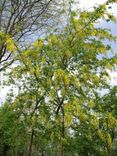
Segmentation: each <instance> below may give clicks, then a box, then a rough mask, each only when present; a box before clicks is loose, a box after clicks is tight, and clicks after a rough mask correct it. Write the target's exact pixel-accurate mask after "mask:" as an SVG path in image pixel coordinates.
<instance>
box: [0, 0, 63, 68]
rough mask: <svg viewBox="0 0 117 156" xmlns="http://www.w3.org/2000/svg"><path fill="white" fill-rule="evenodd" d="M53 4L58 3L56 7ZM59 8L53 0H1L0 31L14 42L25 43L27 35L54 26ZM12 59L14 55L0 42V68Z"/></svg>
mask: <svg viewBox="0 0 117 156" xmlns="http://www.w3.org/2000/svg"><path fill="white" fill-rule="evenodd" d="M55 5H58V8H57V9H55V8H54V7H55ZM59 10H61V9H60V8H59V3H57V1H54V0H47V1H43V0H25V1H24V0H1V2H0V31H1V32H3V33H4V34H5V36H6V35H9V36H10V37H11V38H12V39H13V40H14V41H15V43H17V42H18V43H19V42H20V43H21V41H22V43H23V42H25V44H26V42H27V41H25V40H26V37H27V36H29V35H34V33H35V32H37V33H38V34H39V33H40V31H41V33H42V32H43V31H44V30H46V31H47V27H52V26H54V23H55V21H56V20H55V18H57V16H58V14H59V13H60V12H61V11H60V12H59ZM18 45H19V44H18ZM20 46H21V44H20ZM13 61H14V55H12V53H10V52H9V51H8V50H6V45H5V44H4V42H0V66H1V68H0V70H3V69H4V64H5V67H6V66H8V65H9V64H12V62H13Z"/></svg>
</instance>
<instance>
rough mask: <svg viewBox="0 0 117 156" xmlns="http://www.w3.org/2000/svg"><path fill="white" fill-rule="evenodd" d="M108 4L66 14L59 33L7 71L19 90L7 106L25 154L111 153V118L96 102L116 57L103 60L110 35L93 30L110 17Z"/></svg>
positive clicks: (37, 44)
mask: <svg viewBox="0 0 117 156" xmlns="http://www.w3.org/2000/svg"><path fill="white" fill-rule="evenodd" d="M107 5H108V4H107V3H104V4H102V5H100V6H98V7H95V8H94V10H93V11H90V12H86V11H83V12H80V13H79V17H78V16H77V14H76V13H75V12H71V16H70V21H69V24H68V25H66V27H64V28H63V31H62V32H61V33H58V34H50V35H49V36H47V37H45V38H44V39H41V40H40V39H38V40H37V41H35V42H34V43H33V44H31V45H30V46H29V47H28V48H27V49H24V50H20V53H18V55H17V58H18V60H19V62H20V64H19V65H18V66H17V67H15V68H13V70H12V71H11V73H10V75H9V76H10V77H9V82H10V84H14V85H15V86H16V87H17V85H18V86H19V94H18V95H17V96H16V97H14V98H13V100H12V101H11V105H12V106H13V110H16V112H18V113H19V117H20V119H21V118H22V117H23V123H24V125H25V126H26V129H25V130H24V133H25V135H26V136H27V140H28V141H27V144H26V147H27V148H28V152H26V153H25V155H28V156H31V155H36V153H34V151H37V153H38V154H41V155H42V156H43V155H44V153H47V155H56V156H57V155H58V156H64V155H75V154H79V155H83V156H84V155H87V156H88V155H94V154H95V153H96V154H98V153H99V154H98V155H101V154H103V152H105V149H107V146H108V145H109V146H108V147H109V148H108V149H109V151H108V153H106V154H110V149H111V147H112V146H111V144H112V143H111V134H110V130H109V129H107V122H106V121H107V120H109V121H110V119H113V117H112V116H111V114H108V113H106V112H105V111H104V112H103V109H101V113H100V112H99V109H98V108H97V106H98V102H97V101H96V98H97V96H96V95H97V92H98V90H99V89H101V88H104V87H107V84H108V83H107V78H108V72H107V69H110V68H112V67H113V66H115V65H116V63H117V60H116V58H115V57H113V58H108V57H107V55H106V54H107V52H111V47H110V45H108V44H106V43H104V42H103V41H104V40H105V39H107V40H110V41H113V40H115V37H113V36H112V34H111V32H109V30H107V29H103V28H96V27H95V23H96V22H97V21H98V20H99V19H100V18H102V17H105V16H104V14H106V15H107V16H109V17H110V14H109V13H108V12H107V10H106V6H107ZM112 17H113V16H111V17H110V20H113V18H112ZM99 54H103V58H102V59H99V58H98V56H99ZM99 102H100V101H99ZM100 103H101V102H100ZM101 108H102V107H101ZM100 114H101V115H102V118H101V117H100V116H99V115H100ZM101 119H102V120H101ZM114 121H116V119H114ZM100 123H101V124H100ZM109 123H110V122H109ZM114 123H115V122H114ZM114 123H113V124H112V125H111V126H112V127H114ZM100 126H101V127H100ZM102 134H104V136H103V135H102ZM94 139H95V140H94ZM97 145H98V147H99V149H98V148H97ZM101 146H103V147H104V148H105V149H104V151H102V148H100V147H101ZM69 149H70V153H69ZM86 149H87V151H86ZM52 152H53V153H52ZM27 153H28V154H27ZM104 154H105V153H104ZM106 154H105V155H106Z"/></svg>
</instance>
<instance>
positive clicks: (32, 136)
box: [28, 128, 34, 156]
mask: <svg viewBox="0 0 117 156" xmlns="http://www.w3.org/2000/svg"><path fill="white" fill-rule="evenodd" d="M33 138H34V129H33V128H32V132H31V138H30V142H29V153H28V156H31V155H32V146H33Z"/></svg>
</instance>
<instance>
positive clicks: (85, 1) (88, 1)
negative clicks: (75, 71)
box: [0, 0, 117, 103]
mask: <svg viewBox="0 0 117 156" xmlns="http://www.w3.org/2000/svg"><path fill="white" fill-rule="evenodd" d="M105 1H106V0H79V2H80V3H79V5H80V8H82V9H86V10H90V9H92V7H93V6H94V5H97V4H102V3H104V2H105ZM111 6H112V9H111V10H110V11H112V13H113V14H114V15H115V16H116V17H117V4H114V5H111ZM100 26H101V27H106V28H109V29H111V31H112V34H113V35H115V36H117V23H114V24H113V23H111V22H104V21H101V23H100ZM111 45H112V47H113V49H114V51H116V53H117V43H111ZM110 76H111V85H117V71H116V72H111V73H110ZM2 79H3V76H2ZM9 89H10V87H5V88H2V87H1V86H0V103H1V102H3V101H4V100H5V97H6V94H7V92H8V90H9Z"/></svg>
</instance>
